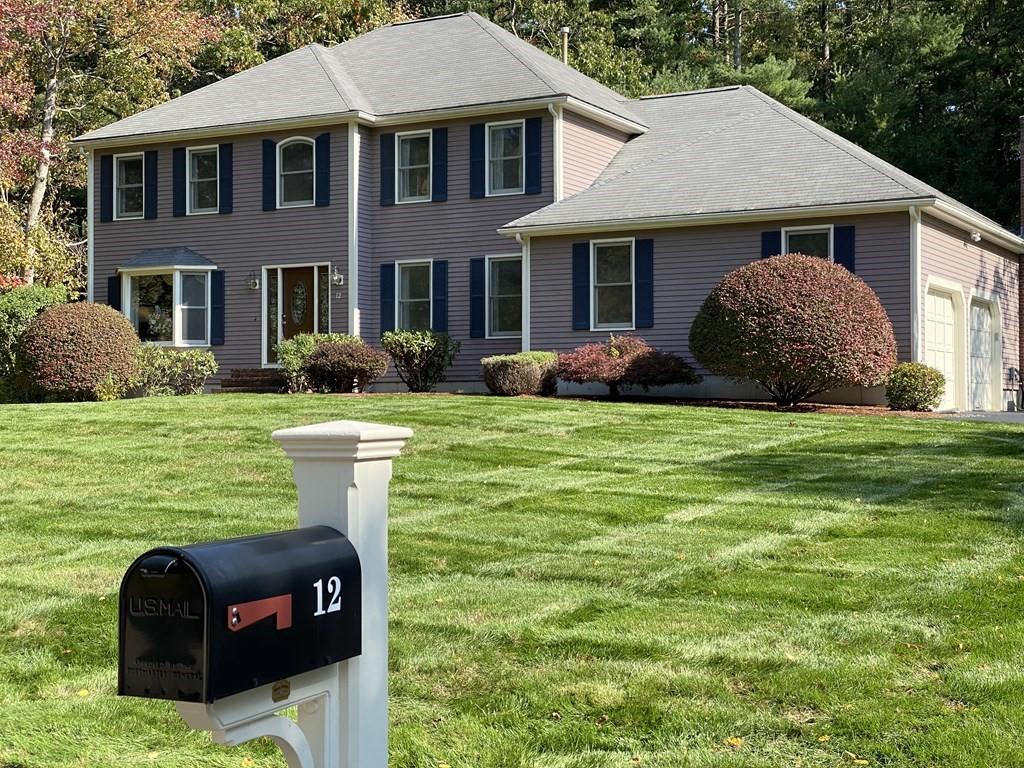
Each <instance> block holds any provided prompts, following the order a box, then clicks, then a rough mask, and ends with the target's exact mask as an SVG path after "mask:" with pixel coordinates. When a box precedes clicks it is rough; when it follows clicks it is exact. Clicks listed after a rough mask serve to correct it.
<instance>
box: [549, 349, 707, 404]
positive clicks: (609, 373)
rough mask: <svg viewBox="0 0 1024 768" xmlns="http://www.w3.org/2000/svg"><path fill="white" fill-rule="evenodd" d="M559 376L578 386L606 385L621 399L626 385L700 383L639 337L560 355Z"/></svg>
mask: <svg viewBox="0 0 1024 768" xmlns="http://www.w3.org/2000/svg"><path fill="white" fill-rule="evenodd" d="M558 376H559V378H562V379H565V380H566V381H572V382H575V383H577V384H606V385H607V386H608V394H609V395H610V396H611V397H618V396H619V391H620V388H621V387H623V386H626V385H635V386H640V387H643V388H644V389H645V390H647V389H650V388H651V387H664V386H669V385H671V384H697V383H699V382H700V376H698V375H697V374H696V373H695V372H694V370H693V368H691V367H690V366H689V364H687V362H686V361H685V360H683V359H682V358H681V357H679V356H678V355H675V354H672V353H671V352H662V351H660V350H657V349H654V348H653V347H652V346H650V345H649V344H648V343H647V342H646V341H644V340H643V339H641V338H640V337H639V336H615V335H612V336H609V337H608V341H605V342H602V343H600V344H584V345H583V346H581V347H577V348H576V349H574V350H572V351H571V352H565V353H563V354H561V355H559V356H558Z"/></svg>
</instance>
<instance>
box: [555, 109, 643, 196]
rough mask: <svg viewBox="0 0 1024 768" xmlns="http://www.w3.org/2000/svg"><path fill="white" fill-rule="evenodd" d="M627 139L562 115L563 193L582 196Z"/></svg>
mask: <svg viewBox="0 0 1024 768" xmlns="http://www.w3.org/2000/svg"><path fill="white" fill-rule="evenodd" d="M628 140H629V135H628V134H626V133H623V132H622V131H617V130H615V129H614V128H608V127H606V126H603V125H601V124H600V123H596V122H594V121H593V120H590V119H588V118H586V117H582V116H581V115H577V114H576V113H575V112H571V111H569V110H565V111H563V113H562V192H563V194H564V196H565V197H569V196H570V195H575V194H576V193H577V192H581V191H583V190H584V189H586V188H587V187H589V186H590V185H591V184H593V183H594V181H595V180H596V179H597V177H598V176H600V175H601V172H602V171H603V170H604V169H605V168H607V167H608V163H610V162H611V161H612V158H613V157H615V155H616V153H618V151H619V150H620V149H622V145H623V144H625V143H626V142H627V141H628Z"/></svg>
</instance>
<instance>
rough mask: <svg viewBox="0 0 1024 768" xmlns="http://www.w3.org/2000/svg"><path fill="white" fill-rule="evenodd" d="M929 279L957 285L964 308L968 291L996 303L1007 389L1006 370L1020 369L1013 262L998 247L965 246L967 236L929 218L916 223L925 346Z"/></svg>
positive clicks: (1017, 280)
mask: <svg viewBox="0 0 1024 768" xmlns="http://www.w3.org/2000/svg"><path fill="white" fill-rule="evenodd" d="M930 277H938V278H943V279H945V280H948V281H952V282H954V283H959V284H960V285H961V286H962V288H963V292H964V301H965V303H966V305H967V306H968V307H969V306H970V301H971V296H972V291H980V292H982V293H987V294H993V295H995V296H997V297H998V298H999V310H1000V314H1001V315H1002V347H1003V385H1004V386H1009V385H1010V381H1009V369H1010V368H1019V367H1020V296H1019V291H1020V275H1019V257H1017V256H1016V255H1014V254H1013V253H1010V252H1009V251H1007V250H1006V249H1004V248H1001V247H999V246H998V245H993V244H992V243H990V242H988V241H986V240H982V241H981V242H980V243H975V242H972V241H971V238H970V233H969V232H968V231H966V230H963V229H960V228H959V227H956V226H954V225H952V224H948V223H946V222H944V221H939V220H938V219H935V218H933V217H931V216H928V215H924V216H922V217H921V304H920V307H921V326H920V327H921V329H922V339H921V345H922V349H923V348H924V344H925V343H926V340H925V339H924V333H926V329H927V323H925V301H924V297H925V295H926V292H927V290H928V279H929V278H930Z"/></svg>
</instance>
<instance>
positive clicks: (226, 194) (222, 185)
mask: <svg viewBox="0 0 1024 768" xmlns="http://www.w3.org/2000/svg"><path fill="white" fill-rule="evenodd" d="M217 210H218V211H219V212H220V213H231V212H232V211H233V210H235V145H234V144H230V143H228V144H221V145H220V146H218V147H217Z"/></svg>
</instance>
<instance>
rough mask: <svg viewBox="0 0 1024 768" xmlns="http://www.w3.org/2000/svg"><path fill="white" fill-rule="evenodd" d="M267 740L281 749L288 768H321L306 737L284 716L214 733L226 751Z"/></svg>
mask: <svg viewBox="0 0 1024 768" xmlns="http://www.w3.org/2000/svg"><path fill="white" fill-rule="evenodd" d="M260 736H266V737H268V738H269V739H270V740H271V741H273V742H274V743H275V744H277V746H279V747H280V748H281V752H283V753H284V758H285V761H286V762H287V763H288V768H317V765H316V763H315V762H314V760H313V750H312V749H310V746H309V740H308V739H307V738H306V733H305V732H304V731H303V730H302V729H301V728H299V726H298V725H296V724H295V723H294V722H292V721H291V720H289V719H288V718H287V717H283V716H281V715H268V716H267V717H264V718H261V719H259V720H254V721H252V722H250V723H246V724H245V725H239V726H236V727H235V728H231V729H229V730H227V731H214V733H213V740H214V741H215V742H216V743H218V744H223V745H224V746H226V747H237V746H238V745H239V744H244V743H245V742H247V741H252V740H253V739H258V738H259V737H260Z"/></svg>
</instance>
